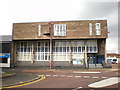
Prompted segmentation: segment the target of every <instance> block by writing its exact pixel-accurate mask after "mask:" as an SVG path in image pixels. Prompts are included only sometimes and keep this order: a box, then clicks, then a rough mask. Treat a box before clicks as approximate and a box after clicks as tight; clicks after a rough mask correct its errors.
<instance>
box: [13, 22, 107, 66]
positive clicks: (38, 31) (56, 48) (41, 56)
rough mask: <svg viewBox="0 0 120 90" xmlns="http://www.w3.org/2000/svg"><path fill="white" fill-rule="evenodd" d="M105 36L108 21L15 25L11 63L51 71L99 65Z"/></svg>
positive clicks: (102, 54) (103, 50) (102, 56)
mask: <svg viewBox="0 0 120 90" xmlns="http://www.w3.org/2000/svg"><path fill="white" fill-rule="evenodd" d="M107 34H108V31H107V20H78V21H52V22H30V23H14V24H13V36H12V40H13V42H12V53H11V60H12V61H11V62H12V64H14V65H16V66H17V65H18V66H50V68H52V67H54V66H61V67H62V66H77V67H79V66H81V67H89V65H92V64H101V62H102V61H105V60H106V47H105V46H106V38H107V37H108V35H107Z"/></svg>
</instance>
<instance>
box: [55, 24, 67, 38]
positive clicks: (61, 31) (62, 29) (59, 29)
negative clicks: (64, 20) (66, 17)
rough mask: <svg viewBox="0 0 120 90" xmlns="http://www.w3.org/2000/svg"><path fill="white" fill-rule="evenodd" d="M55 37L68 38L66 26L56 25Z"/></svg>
mask: <svg viewBox="0 0 120 90" xmlns="http://www.w3.org/2000/svg"><path fill="white" fill-rule="evenodd" d="M54 36H66V24H54Z"/></svg>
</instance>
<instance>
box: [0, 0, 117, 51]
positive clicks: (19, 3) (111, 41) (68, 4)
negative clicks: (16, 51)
mask: <svg viewBox="0 0 120 90" xmlns="http://www.w3.org/2000/svg"><path fill="white" fill-rule="evenodd" d="M118 1H119V0H1V1H0V21H1V24H0V31H1V32H0V35H12V29H13V28H12V25H13V23H21V22H41V21H65V20H86V19H87V20H89V19H90V20H98V19H105V20H107V22H108V31H109V32H110V33H109V35H108V39H107V41H106V42H107V43H106V49H107V52H108V53H118V5H119V4H118Z"/></svg>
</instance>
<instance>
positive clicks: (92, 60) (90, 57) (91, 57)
mask: <svg viewBox="0 0 120 90" xmlns="http://www.w3.org/2000/svg"><path fill="white" fill-rule="evenodd" d="M88 64H96V58H95V54H88Z"/></svg>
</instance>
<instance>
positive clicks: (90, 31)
mask: <svg viewBox="0 0 120 90" xmlns="http://www.w3.org/2000/svg"><path fill="white" fill-rule="evenodd" d="M89 34H90V35H92V23H89Z"/></svg>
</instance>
